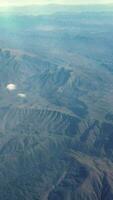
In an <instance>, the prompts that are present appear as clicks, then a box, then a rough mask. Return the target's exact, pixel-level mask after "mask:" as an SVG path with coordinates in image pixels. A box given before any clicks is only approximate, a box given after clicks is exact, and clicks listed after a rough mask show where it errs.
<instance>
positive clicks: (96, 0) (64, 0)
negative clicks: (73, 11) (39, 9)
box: [0, 0, 113, 6]
mask: <svg viewBox="0 0 113 200" xmlns="http://www.w3.org/2000/svg"><path fill="white" fill-rule="evenodd" d="M49 3H50V4H107V3H113V0H0V6H12V5H16V6H18V5H19V6H20V5H30V4H32V5H33V4H41V5H44V4H49Z"/></svg>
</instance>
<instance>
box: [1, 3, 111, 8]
mask: <svg viewBox="0 0 113 200" xmlns="http://www.w3.org/2000/svg"><path fill="white" fill-rule="evenodd" d="M102 5H103V6H105V5H106V6H109V5H113V2H109V3H105V2H104V3H84V4H83V3H81V4H79V3H76V4H75V3H74V4H65V3H44V4H40V3H39V4H38V3H36V4H18V5H17V4H8V5H5V4H4V5H2V6H0V8H9V7H10V8H12V7H30V6H42V7H43V6H102Z"/></svg>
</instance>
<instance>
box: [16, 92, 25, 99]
mask: <svg viewBox="0 0 113 200" xmlns="http://www.w3.org/2000/svg"><path fill="white" fill-rule="evenodd" d="M17 96H18V97H21V98H26V94H25V93H18V94H17Z"/></svg>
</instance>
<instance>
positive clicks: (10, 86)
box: [6, 83, 16, 91]
mask: <svg viewBox="0 0 113 200" xmlns="http://www.w3.org/2000/svg"><path fill="white" fill-rule="evenodd" d="M6 88H7V90H9V91H13V90H16V85H15V84H13V83H9V84H8V85H7V86H6Z"/></svg>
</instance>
